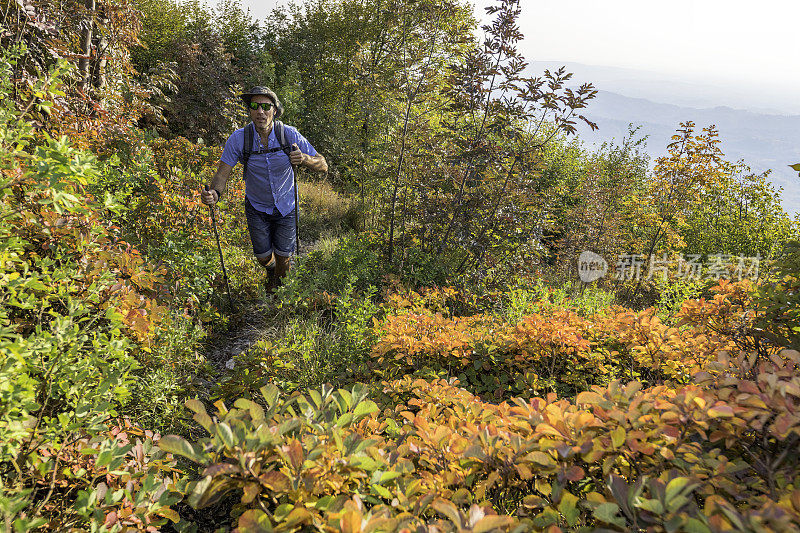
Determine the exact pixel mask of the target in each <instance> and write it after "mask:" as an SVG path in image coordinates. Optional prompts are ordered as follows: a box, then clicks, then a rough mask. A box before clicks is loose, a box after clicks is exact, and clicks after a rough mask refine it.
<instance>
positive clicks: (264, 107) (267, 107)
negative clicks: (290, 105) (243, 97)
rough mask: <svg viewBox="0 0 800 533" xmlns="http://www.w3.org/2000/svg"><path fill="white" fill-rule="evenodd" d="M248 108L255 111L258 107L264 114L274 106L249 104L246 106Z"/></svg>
mask: <svg viewBox="0 0 800 533" xmlns="http://www.w3.org/2000/svg"><path fill="white" fill-rule="evenodd" d="M248 107H249V108H250V109H252V110H253V111H255V110H256V109H258V108H259V107H260V108H261V109H263V110H264V112H265V113H266V112H267V111H269V110H270V109H272V108H273V107H275V104H273V103H270V102H250V103H249V104H248Z"/></svg>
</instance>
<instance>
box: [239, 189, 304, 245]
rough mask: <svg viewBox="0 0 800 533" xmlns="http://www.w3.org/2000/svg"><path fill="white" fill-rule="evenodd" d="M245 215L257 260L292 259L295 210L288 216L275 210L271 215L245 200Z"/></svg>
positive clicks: (294, 240)
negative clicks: (268, 258)
mask: <svg viewBox="0 0 800 533" xmlns="http://www.w3.org/2000/svg"><path fill="white" fill-rule="evenodd" d="M244 214H245V216H246V217H247V229H248V231H249V232H250V241H251V242H252V243H253V254H255V256H256V259H264V258H266V257H269V256H270V255H272V253H273V251H274V252H275V255H279V256H281V257H290V256H291V255H292V252H294V248H295V244H296V242H297V240H296V233H295V226H294V210H292V212H291V213H289V214H288V215H286V216H283V215H281V213H280V211H278V210H277V209H274V210H273V211H272V214H271V215H268V214H267V213H262V212H261V211H258V210H257V209H256V208H255V207H253V206H252V205H250V201H249V200H247V198H245V200H244Z"/></svg>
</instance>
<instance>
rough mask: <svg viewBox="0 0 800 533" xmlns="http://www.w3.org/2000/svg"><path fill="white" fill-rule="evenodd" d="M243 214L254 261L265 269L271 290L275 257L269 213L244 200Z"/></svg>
mask: <svg viewBox="0 0 800 533" xmlns="http://www.w3.org/2000/svg"><path fill="white" fill-rule="evenodd" d="M244 212H245V216H246V217H247V230H248V231H249V232H250V241H251V242H252V243H253V254H254V255H255V257H256V261H258V262H259V264H260V265H261V266H263V267H264V268H266V269H267V291H268V292H272V291H274V290H275V288H276V287H277V283H278V281H277V276H276V275H275V257H274V255H273V251H272V231H271V228H270V220H269V215H267V214H266V213H261V212H260V211H257V210H256V209H254V208H253V207H252V206H251V205H250V202H248V201H245V209H244Z"/></svg>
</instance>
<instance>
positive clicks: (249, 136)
mask: <svg viewBox="0 0 800 533" xmlns="http://www.w3.org/2000/svg"><path fill="white" fill-rule="evenodd" d="M255 128H256V127H255V125H254V124H253V123H252V122H251V123H250V124H248V125H247V126H245V128H244V146H243V147H242V179H243V180H245V181H247V162H248V161H249V160H250V156H251V155H252V153H253V134H254V133H253V132H254V130H255Z"/></svg>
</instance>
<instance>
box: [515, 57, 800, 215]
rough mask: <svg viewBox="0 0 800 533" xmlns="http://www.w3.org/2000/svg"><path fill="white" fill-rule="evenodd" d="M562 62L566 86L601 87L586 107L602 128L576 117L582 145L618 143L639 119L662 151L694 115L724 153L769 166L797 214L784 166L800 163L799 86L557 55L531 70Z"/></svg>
mask: <svg viewBox="0 0 800 533" xmlns="http://www.w3.org/2000/svg"><path fill="white" fill-rule="evenodd" d="M562 65H563V66H565V67H566V70H567V71H568V72H572V73H573V78H572V79H571V80H570V85H573V86H577V85H580V84H583V83H592V84H593V85H594V86H595V88H597V89H598V94H597V97H596V98H595V99H594V100H591V101H590V102H589V106H588V107H587V108H586V109H585V110H583V114H584V115H586V117H587V118H589V119H590V120H592V121H593V122H596V123H597V125H598V126H599V130H598V131H592V130H591V129H590V128H588V127H587V126H585V125H582V123H579V124H578V133H579V135H580V138H581V140H582V141H584V142H585V143H586V144H588V145H596V146H599V145H601V144H602V143H603V142H609V141H612V140H615V141H616V142H620V141H621V140H622V139H623V138H624V137H625V135H626V134H627V133H628V125H629V124H632V125H634V126H640V129H639V131H638V134H639V135H642V136H647V148H646V151H647V153H648V154H649V155H650V156H651V158H653V159H655V158H656V157H659V156H662V155H665V154H666V149H667V144H669V142H670V141H671V138H672V135H674V134H675V132H676V130H677V129H678V127H679V125H680V123H681V122H685V121H688V120H691V121H693V122H694V123H695V125H696V127H697V128H698V130H699V129H702V128H704V127H707V126H710V125H712V124H713V125H715V126H716V127H717V130H718V131H719V134H720V139H721V141H722V142H721V145H720V147H721V149H722V151H723V152H724V153H725V156H726V158H727V159H728V160H729V161H739V160H743V161H744V162H745V163H746V164H747V165H749V166H750V168H751V169H752V170H753V172H757V173H761V172H764V171H766V170H771V171H772V173H771V174H770V176H769V180H770V182H771V183H772V184H773V185H775V186H776V187H781V188H782V189H783V191H782V198H783V207H784V209H786V211H787V212H789V213H792V214H796V213H800V178H799V177H798V176H797V172H795V171H793V170H792V169H790V168H789V165H791V164H794V163H800V98H798V97H797V94H796V93H794V94H789V93H787V92H786V91H782V90H780V89H776V88H774V87H773V88H767V87H763V88H762V87H756V86H755V85H752V86H750V87H744V86H742V85H741V84H731V85H730V86H726V85H719V84H714V83H712V82H707V81H702V80H697V79H694V78H691V79H687V78H678V77H675V76H671V75H668V74H663V73H658V72H648V71H644V70H636V69H628V68H618V67H606V66H598V65H584V64H580V63H570V62H558V61H536V62H534V63H532V64H531V66H530V67H529V68H528V73H529V74H531V75H536V74H538V73H541V72H543V71H544V70H545V69H550V70H551V71H552V70H555V69H557V68H559V67H560V66H562Z"/></svg>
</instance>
